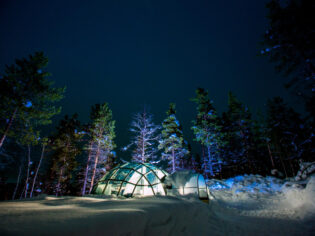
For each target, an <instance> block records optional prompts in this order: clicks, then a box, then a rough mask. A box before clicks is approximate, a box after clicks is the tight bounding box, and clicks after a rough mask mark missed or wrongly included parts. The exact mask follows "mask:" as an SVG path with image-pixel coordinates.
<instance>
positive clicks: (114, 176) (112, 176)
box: [108, 169, 121, 179]
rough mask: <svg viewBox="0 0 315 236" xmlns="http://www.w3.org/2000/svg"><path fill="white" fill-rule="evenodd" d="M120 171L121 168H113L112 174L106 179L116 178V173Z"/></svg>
mask: <svg viewBox="0 0 315 236" xmlns="http://www.w3.org/2000/svg"><path fill="white" fill-rule="evenodd" d="M120 171H121V169H117V170H115V172H113V174H112V175H110V177H109V178H108V179H116V176H117V174H118V173H119V172H120Z"/></svg>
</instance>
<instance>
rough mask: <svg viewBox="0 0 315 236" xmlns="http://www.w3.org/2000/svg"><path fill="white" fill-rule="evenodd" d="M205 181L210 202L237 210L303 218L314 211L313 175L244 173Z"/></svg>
mask: <svg viewBox="0 0 315 236" xmlns="http://www.w3.org/2000/svg"><path fill="white" fill-rule="evenodd" d="M207 184H208V186H209V190H210V193H211V196H212V197H213V201H214V202H217V203H218V204H221V205H224V206H226V207H230V208H235V209H238V210H240V211H243V212H241V214H252V215H255V214H260V215H268V217H274V218H277V217H279V216H286V217H291V218H292V217H293V218H303V217H308V216H311V215H314V213H315V175H313V176H310V177H309V178H308V179H307V180H304V181H286V180H281V179H277V178H275V177H271V176H267V177H262V176H260V175H244V176H236V177H234V178H229V179H226V180H209V181H208V183H207Z"/></svg>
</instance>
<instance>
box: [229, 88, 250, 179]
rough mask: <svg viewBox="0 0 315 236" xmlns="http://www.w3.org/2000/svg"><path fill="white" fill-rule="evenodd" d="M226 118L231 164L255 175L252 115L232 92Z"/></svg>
mask: <svg viewBox="0 0 315 236" xmlns="http://www.w3.org/2000/svg"><path fill="white" fill-rule="evenodd" d="M225 117H226V118H227V119H226V121H227V123H226V124H225V131H226V132H227V133H228V134H227V137H228V139H229V140H228V146H229V147H228V148H229V149H230V151H229V154H230V162H231V163H234V164H237V165H238V166H240V167H241V168H242V170H240V171H242V172H244V171H247V170H246V169H247V168H249V171H250V172H251V173H253V172H254V168H255V164H254V162H255V158H254V155H253V153H252V151H253V149H254V148H255V147H254V144H253V132H252V128H253V122H252V120H251V113H250V111H249V109H248V107H247V106H244V105H243V104H242V103H241V102H240V101H239V100H238V99H237V98H236V97H235V95H234V94H232V93H231V92H229V100H228V111H227V113H226V115H225Z"/></svg>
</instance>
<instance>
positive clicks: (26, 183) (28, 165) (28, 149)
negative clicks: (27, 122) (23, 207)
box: [24, 144, 31, 198]
mask: <svg viewBox="0 0 315 236" xmlns="http://www.w3.org/2000/svg"><path fill="white" fill-rule="evenodd" d="M30 166H31V145H30V144H28V145H27V172H26V180H25V192H24V198H26V197H27V193H28V185H29V183H28V182H29V177H30Z"/></svg>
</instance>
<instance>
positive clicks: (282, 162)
mask: <svg viewBox="0 0 315 236" xmlns="http://www.w3.org/2000/svg"><path fill="white" fill-rule="evenodd" d="M280 161H281V165H282V167H283V170H284V173H285V177H286V178H288V174H287V170H286V168H285V165H284V161H283V159H282V155H281V154H280Z"/></svg>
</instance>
